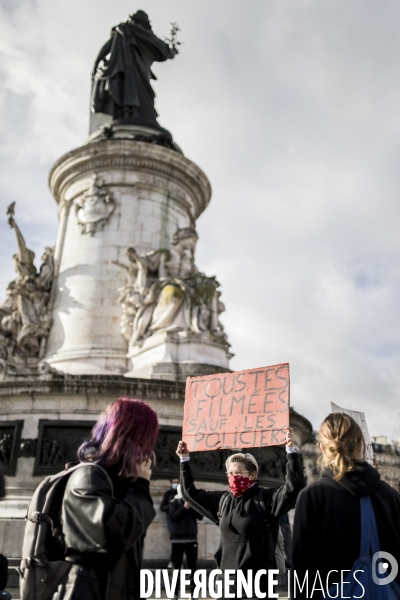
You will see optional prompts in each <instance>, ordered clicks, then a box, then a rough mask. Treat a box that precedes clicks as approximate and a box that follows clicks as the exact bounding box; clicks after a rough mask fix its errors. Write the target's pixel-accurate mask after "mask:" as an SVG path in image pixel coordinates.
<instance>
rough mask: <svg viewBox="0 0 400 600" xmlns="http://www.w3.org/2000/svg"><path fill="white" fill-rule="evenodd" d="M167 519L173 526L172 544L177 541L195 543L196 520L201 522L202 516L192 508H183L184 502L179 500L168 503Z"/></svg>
mask: <svg viewBox="0 0 400 600" xmlns="http://www.w3.org/2000/svg"><path fill="white" fill-rule="evenodd" d="M169 518H170V519H171V521H172V522H173V524H174V527H173V529H172V534H171V540H172V543H174V541H175V542H177V541H179V540H185V541H188V542H189V541H190V542H195V541H197V519H198V520H199V521H201V519H202V518H203V515H201V514H200V513H198V512H197V511H196V510H193V508H185V501H184V500H182V499H179V500H171V502H170V503H169Z"/></svg>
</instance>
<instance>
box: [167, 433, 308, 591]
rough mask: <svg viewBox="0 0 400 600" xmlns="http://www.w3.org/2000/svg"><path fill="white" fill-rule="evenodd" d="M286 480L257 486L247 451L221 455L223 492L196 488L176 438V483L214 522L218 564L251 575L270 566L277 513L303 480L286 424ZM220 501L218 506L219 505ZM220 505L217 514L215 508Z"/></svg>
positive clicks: (182, 445)
mask: <svg viewBox="0 0 400 600" xmlns="http://www.w3.org/2000/svg"><path fill="white" fill-rule="evenodd" d="M286 449H287V452H288V454H287V458H288V462H287V467H286V483H285V485H282V486H281V487H277V488H270V489H265V488H260V486H259V483H258V481H257V473H258V465H257V462H256V460H255V459H254V457H253V456H252V455H251V454H242V453H239V454H234V455H232V456H230V457H229V458H228V459H227V461H226V469H227V475H228V482H229V488H230V491H229V496H228V498H227V500H226V501H225V500H223V501H222V502H221V498H222V497H223V496H225V495H226V492H223V491H209V492H208V491H205V490H201V489H197V488H196V486H195V482H194V477H193V474H192V470H191V467H190V462H189V453H188V451H187V446H186V444H185V443H184V442H179V444H178V449H177V454H178V456H179V457H180V459H181V487H182V496H183V499H184V500H186V501H187V502H189V503H190V505H191V506H192V507H193V508H194V509H195V510H197V511H198V512H200V513H201V514H203V515H204V516H206V517H208V518H209V519H211V520H212V521H213V522H214V523H215V524H217V525H218V524H219V529H220V533H221V543H220V546H219V549H218V551H217V553H216V554H215V556H214V558H215V560H216V563H217V566H218V568H220V569H222V570H225V569H235V570H238V569H241V570H243V571H244V572H245V574H247V570H249V569H252V571H253V577H254V576H255V575H256V572H257V571H258V570H259V569H272V568H276V563H275V545H276V540H277V536H278V527H279V519H280V518H281V517H282V516H283V515H284V514H286V513H287V512H288V511H289V510H290V509H291V508H293V506H294V504H295V502H296V498H297V496H298V494H299V492H300V490H301V489H302V488H303V487H304V486H305V485H306V482H305V479H304V474H303V469H302V466H301V464H300V461H299V459H298V454H297V451H296V449H295V448H294V436H293V432H292V429H290V428H289V431H288V432H287V434H286ZM260 489H262V499H263V503H264V506H265V510H266V512H267V515H269V516H268V522H269V527H268V529H267V526H266V524H265V520H264V518H263V515H262V514H261V513H260V512H259V511H258V510H257V506H256V504H255V502H254V496H255V495H256V494H258V492H259V490H260ZM220 504H222V505H223V506H222V507H221V506H220ZM221 508H222V514H219V512H220V510H221ZM260 590H261V591H262V592H266V591H267V577H265V576H263V577H261V581H260Z"/></svg>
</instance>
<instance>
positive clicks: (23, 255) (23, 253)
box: [8, 216, 32, 263]
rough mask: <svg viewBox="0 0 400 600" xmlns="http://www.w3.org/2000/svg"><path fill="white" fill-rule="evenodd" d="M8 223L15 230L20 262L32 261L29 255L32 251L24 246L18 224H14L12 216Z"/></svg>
mask: <svg viewBox="0 0 400 600" xmlns="http://www.w3.org/2000/svg"><path fill="white" fill-rule="evenodd" d="M8 223H9V225H10V227H11V228H12V229H14V231H15V235H16V238H17V244H18V254H19V259H20V260H21V261H22V262H26V263H30V262H32V256H31V253H32V251H31V250H29V249H28V248H27V247H26V243H25V240H24V236H23V235H22V233H21V231H20V229H19V227H18V225H17V224H16V222H15V220H14V218H13V217H12V216H11V217H9V219H8Z"/></svg>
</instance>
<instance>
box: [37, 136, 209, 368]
mask: <svg viewBox="0 0 400 600" xmlns="http://www.w3.org/2000/svg"><path fill="white" fill-rule="evenodd" d="M136 129H137V128H136ZM131 130H132V127H131V128H129V127H126V126H125V128H124V127H123V126H120V127H119V128H118V127H115V128H114V130H113V138H112V139H110V138H107V137H105V136H104V135H103V136H102V135H101V134H99V133H97V135H96V136H94V137H93V136H92V138H91V139H89V143H87V144H85V145H83V146H81V147H80V148H77V149H75V150H73V151H71V152H69V153H67V154H65V155H64V156H62V157H61V158H60V159H59V160H58V161H57V162H56V164H55V165H54V167H53V168H52V170H51V172H50V179H49V181H50V188H51V191H52V193H53V195H54V198H55V199H56V201H57V203H58V205H59V214H62V215H64V223H63V229H64V233H63V235H59V239H58V243H57V248H56V256H57V257H58V274H57V278H56V280H55V282H54V289H53V294H52V297H53V302H54V304H53V312H52V316H53V324H52V328H51V332H50V335H49V338H48V342H47V347H46V350H45V352H44V360H45V361H47V362H48V363H49V364H51V366H52V367H54V368H56V369H58V370H61V371H64V372H66V373H72V374H81V373H85V374H90V373H92V374H107V373H119V374H125V373H126V372H127V371H128V370H129V369H130V368H131V365H130V363H129V361H128V359H127V352H128V341H127V340H126V339H125V338H124V337H123V335H122V334H121V329H120V319H121V307H120V305H119V302H118V289H119V288H121V287H122V286H124V285H126V283H127V276H128V275H129V274H128V267H129V261H128V259H127V257H126V255H125V252H126V249H127V247H130V246H131V247H134V248H135V250H136V251H137V253H139V254H142V253H146V252H149V251H153V250H159V249H162V248H169V246H170V243H171V239H172V238H173V235H174V233H175V232H176V230H177V229H180V228H185V227H193V226H194V224H195V221H196V219H197V217H198V216H199V215H200V214H201V213H202V212H203V210H204V209H205V208H206V206H207V205H208V203H209V201H210V197H211V187H210V183H209V181H208V179H207V177H206V176H205V174H204V173H203V172H202V171H201V170H200V169H199V167H197V166H196V165H195V164H194V163H193V162H191V161H190V160H188V159H187V158H185V157H184V156H183V155H182V153H181V152H180V150H179V149H178V148H177V147H175V149H170V148H166V147H163V146H161V145H157V144H154V143H149V141H137V135H136V139H135V136H134V135H133V134H132V131H131ZM147 133H148V132H147ZM136 134H137V132H136ZM67 206H68V210H66V207H67Z"/></svg>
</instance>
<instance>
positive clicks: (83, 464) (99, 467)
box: [70, 462, 114, 497]
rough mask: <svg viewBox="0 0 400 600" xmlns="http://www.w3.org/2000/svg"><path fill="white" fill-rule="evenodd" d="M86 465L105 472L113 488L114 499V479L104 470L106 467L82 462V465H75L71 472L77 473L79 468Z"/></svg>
mask: <svg viewBox="0 0 400 600" xmlns="http://www.w3.org/2000/svg"><path fill="white" fill-rule="evenodd" d="M86 465H91V466H92V467H96V468H97V469H101V470H102V471H103V473H104V475H105V476H106V479H107V481H108V483H109V486H110V488H111V496H112V497H114V484H113V482H112V479H111V477H110V476H109V474H108V473H107V471H106V470H105V469H104V467H102V466H101V465H97V464H96V463H91V462H81V463H79V465H75V466H74V467H72V468H71V470H70V472H72V471H76V470H77V469H79V467H83V466H86Z"/></svg>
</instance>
